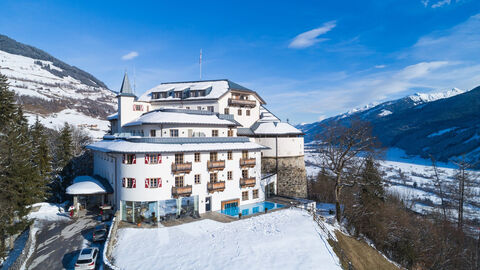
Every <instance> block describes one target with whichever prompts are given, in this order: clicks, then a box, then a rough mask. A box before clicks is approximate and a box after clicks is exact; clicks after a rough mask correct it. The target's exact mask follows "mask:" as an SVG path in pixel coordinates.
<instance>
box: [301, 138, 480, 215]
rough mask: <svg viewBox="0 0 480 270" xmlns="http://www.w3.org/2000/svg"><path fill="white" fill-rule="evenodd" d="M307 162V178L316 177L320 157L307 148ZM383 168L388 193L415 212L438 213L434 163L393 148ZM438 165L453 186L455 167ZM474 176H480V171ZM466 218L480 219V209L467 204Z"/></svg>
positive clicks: (475, 190)
mask: <svg viewBox="0 0 480 270" xmlns="http://www.w3.org/2000/svg"><path fill="white" fill-rule="evenodd" d="M309 146H311V145H307V148H308V147H309ZM305 161H306V169H307V175H308V176H310V177H315V176H316V175H317V174H318V172H319V171H320V168H318V167H317V166H314V165H313V164H315V163H317V164H318V157H317V154H316V153H315V152H314V151H312V149H306V151H305ZM380 165H381V170H382V172H383V173H384V175H385V176H384V178H385V179H386V180H387V181H388V184H387V186H386V188H387V191H389V192H391V193H396V194H398V195H399V196H400V197H401V198H403V199H404V200H405V201H406V202H407V206H408V207H410V208H411V209H412V210H414V211H416V212H418V213H421V214H426V213H431V212H432V211H434V210H435V206H439V205H441V200H440V198H439V196H438V195H437V193H438V191H437V189H436V188H435V186H434V183H433V174H434V172H433V167H432V166H431V161H430V160H426V159H422V158H420V157H411V156H407V155H406V154H405V153H404V152H403V151H402V150H401V149H390V150H389V151H388V152H387V155H386V157H385V160H384V161H382V162H381V164H380ZM437 166H438V172H439V177H440V178H441V179H442V180H444V181H445V183H451V181H452V179H453V176H454V175H455V165H454V164H450V163H438V164H437ZM471 173H473V174H474V175H475V174H476V175H479V176H480V173H478V172H471ZM477 181H480V177H478V178H477ZM478 186H480V185H477V187H476V188H473V193H474V194H476V195H475V196H476V197H474V198H473V200H472V201H477V202H478V201H480V188H479V187H478ZM449 213H450V216H451V217H455V216H456V214H457V211H456V210H455V209H450V210H449ZM465 216H466V217H467V218H469V219H480V208H479V207H476V206H474V205H471V204H469V203H467V204H466V206H465Z"/></svg>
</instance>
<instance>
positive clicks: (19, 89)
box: [0, 36, 116, 138]
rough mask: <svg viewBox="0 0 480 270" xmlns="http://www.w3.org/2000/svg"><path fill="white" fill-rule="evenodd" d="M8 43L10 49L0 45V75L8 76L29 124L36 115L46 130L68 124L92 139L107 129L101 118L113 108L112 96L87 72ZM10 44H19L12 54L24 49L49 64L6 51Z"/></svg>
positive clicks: (113, 100) (114, 102)
mask: <svg viewBox="0 0 480 270" xmlns="http://www.w3.org/2000/svg"><path fill="white" fill-rule="evenodd" d="M1 37H2V38H6V37H4V36H1ZM0 41H3V40H0ZM8 41H9V42H10V43H8V45H9V46H10V47H5V46H6V45H5V44H3V43H0V45H2V46H0V73H1V74H3V75H6V76H7V77H8V82H9V84H10V89H11V90H13V91H15V93H16V94H17V101H18V102H19V103H21V104H23V107H24V110H25V112H26V116H27V117H28V119H29V122H30V123H32V122H33V121H35V117H36V116H37V115H38V116H39V118H40V120H41V122H42V123H43V124H44V125H46V126H47V127H49V128H52V129H57V128H58V127H60V126H62V125H63V123H64V122H68V123H70V124H72V125H75V126H77V127H80V128H84V129H85V130H86V131H88V132H89V133H90V134H91V136H93V137H95V138H99V137H101V136H102V135H103V134H104V133H105V132H106V131H107V130H108V121H106V120H105V118H106V116H107V115H109V114H111V113H113V112H114V110H115V108H116V99H115V93H113V92H112V91H110V90H108V89H107V88H105V85H104V84H103V83H99V81H98V80H96V79H94V77H93V76H91V75H89V74H88V73H85V72H83V71H80V70H79V69H76V68H74V67H71V66H68V65H67V64H65V63H63V62H61V61H59V60H57V59H55V58H53V57H52V56H50V55H48V54H46V53H45V52H43V51H40V50H38V49H36V48H33V47H30V46H27V45H23V44H21V43H12V42H15V41H13V40H11V39H9V40H8ZM12 44H14V45H17V44H19V45H18V46H16V47H15V49H16V51H19V50H20V49H23V48H28V49H29V50H30V51H28V54H33V55H38V57H39V58H43V59H47V58H48V59H51V61H48V60H40V59H38V58H31V57H27V56H24V55H19V54H12V53H9V52H6V50H9V49H10V48H11V47H12V46H13V45H12ZM22 46H23V47H22ZM25 46H27V47H25ZM19 48H20V49H19ZM35 50H38V51H35ZM10 51H12V50H10ZM32 51H33V52H32ZM20 52H22V51H19V53H20ZM34 52H35V53H36V54H34ZM23 54H27V53H23ZM47 56H48V57H47ZM59 66H62V67H64V68H65V67H66V68H67V69H68V70H66V69H63V68H61V67H59ZM82 72H83V73H82ZM73 74H76V75H73ZM79 74H80V75H79ZM85 74H87V75H85ZM72 76H76V77H78V78H73V77H72ZM89 76H90V77H91V78H90V77H89ZM92 78H93V79H92Z"/></svg>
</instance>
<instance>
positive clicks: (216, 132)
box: [212, 129, 218, 137]
mask: <svg viewBox="0 0 480 270" xmlns="http://www.w3.org/2000/svg"><path fill="white" fill-rule="evenodd" d="M212 137H218V129H213V130H212Z"/></svg>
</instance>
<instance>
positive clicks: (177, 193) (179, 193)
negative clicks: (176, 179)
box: [172, 185, 192, 198]
mask: <svg viewBox="0 0 480 270" xmlns="http://www.w3.org/2000/svg"><path fill="white" fill-rule="evenodd" d="M190 195H192V185H187V186H183V187H172V196H173V197H174V198H178V197H189V196H190Z"/></svg>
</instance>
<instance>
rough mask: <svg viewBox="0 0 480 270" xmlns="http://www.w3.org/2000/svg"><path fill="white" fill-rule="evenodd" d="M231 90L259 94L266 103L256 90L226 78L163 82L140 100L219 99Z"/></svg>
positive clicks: (262, 101)
mask: <svg viewBox="0 0 480 270" xmlns="http://www.w3.org/2000/svg"><path fill="white" fill-rule="evenodd" d="M230 90H233V91H241V92H248V93H251V94H253V95H255V96H257V97H258V99H259V100H260V101H261V103H263V104H265V101H264V100H263V99H262V98H261V97H260V96H259V95H258V94H257V93H256V92H255V91H253V90H250V89H248V88H246V87H244V86H241V85H239V84H237V83H234V82H232V81H230V80H226V79H222V80H209V81H188V82H167V83H162V84H160V85H158V86H155V87H154V88H152V89H150V90H148V91H146V92H145V93H144V94H143V95H142V96H141V97H140V98H139V99H138V100H139V101H147V102H149V101H166V100H182V99H187V100H202V99H219V98H220V97H222V96H223V95H225V94H226V93H227V92H228V91H230ZM177 92H181V94H179V95H178V96H176V95H175V93H177Z"/></svg>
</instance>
